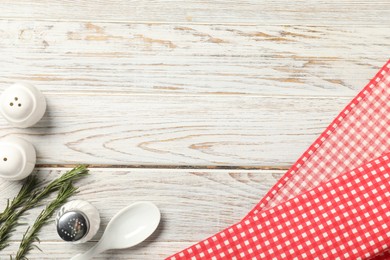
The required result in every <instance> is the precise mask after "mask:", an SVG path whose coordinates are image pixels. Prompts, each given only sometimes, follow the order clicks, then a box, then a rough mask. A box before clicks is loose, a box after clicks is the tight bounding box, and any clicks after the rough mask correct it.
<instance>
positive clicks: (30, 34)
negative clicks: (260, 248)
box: [0, 0, 390, 259]
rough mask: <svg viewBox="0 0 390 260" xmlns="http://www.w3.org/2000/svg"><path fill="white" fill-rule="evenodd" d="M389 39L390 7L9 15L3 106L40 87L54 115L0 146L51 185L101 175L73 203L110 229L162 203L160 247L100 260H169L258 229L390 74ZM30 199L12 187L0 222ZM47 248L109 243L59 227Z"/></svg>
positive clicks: (154, 4) (11, 6)
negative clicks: (92, 211)
mask: <svg viewBox="0 0 390 260" xmlns="http://www.w3.org/2000/svg"><path fill="white" fill-rule="evenodd" d="M389 28H390V2H389V1H387V0H386V1H378V0H373V1H362V0H342V1H340V0H337V1H336V0H331V1H311V2H310V3H309V1H287V0H272V1H266V0H243V1H232V0H228V1H216V0H210V1H200V0H189V1H184V2H183V1H176V0H172V1H164V0H155V1H126V0H113V1H101V0H88V1H59V0H57V1H43V0H34V1H27V0H2V1H0V55H1V56H0V68H1V69H0V90H1V91H2V90H3V89H5V88H6V87H8V86H9V85H10V84H11V83H13V82H16V81H20V82H28V83H32V84H35V85H36V86H37V87H39V88H40V89H41V90H42V91H43V92H44V94H45V95H46V97H47V100H48V112H47V114H46V115H45V117H44V118H43V120H42V121H41V122H39V123H38V124H37V125H36V126H34V127H32V128H29V129H15V128H12V127H10V126H9V125H8V124H7V123H6V122H5V120H4V119H3V118H0V136H1V137H3V136H7V135H15V136H21V137H23V138H25V139H27V140H29V141H31V142H32V143H33V144H34V145H35V146H36V148H37V150H38V167H37V172H36V174H38V175H39V176H40V178H41V179H44V180H47V181H49V180H51V179H53V178H55V177H56V176H58V175H59V174H60V173H63V172H64V171H65V170H66V169H68V168H70V167H72V166H74V165H76V164H79V163H84V164H90V165H91V175H90V176H89V177H87V178H85V179H84V180H82V181H81V182H79V183H78V186H80V187H81V188H80V193H79V194H78V195H77V196H76V197H75V198H80V199H85V200H88V201H90V202H91V203H93V204H94V205H96V207H98V209H99V210H100V212H101V215H102V224H103V228H104V227H105V225H106V224H107V222H108V221H109V219H110V218H111V217H112V216H113V215H114V214H115V213H116V212H117V211H118V210H120V209H121V208H122V207H124V206H126V205H129V204H131V203H133V202H135V201H139V200H147V201H152V202H154V203H156V204H157V205H158V206H159V208H160V209H161V211H162V214H163V220H162V223H161V225H160V227H159V230H158V231H157V232H156V233H155V234H154V235H153V236H152V237H151V238H150V239H148V241H147V242H146V243H144V244H142V245H141V246H137V247H136V248H134V249H128V250H121V251H109V252H107V253H106V254H103V255H101V256H100V257H99V258H98V259H161V258H163V257H166V256H169V255H170V254H172V253H175V252H177V251H178V250H181V249H183V248H185V247H187V246H190V245H191V244H193V243H194V242H196V241H199V240H201V239H203V238H206V237H207V236H209V235H212V234H213V233H215V232H217V231H219V230H221V229H223V228H224V227H227V226H228V225H230V224H233V223H235V222H236V221H238V220H240V219H241V218H242V217H244V216H245V214H246V213H247V212H248V211H249V210H250V209H251V208H252V207H253V206H254V205H255V204H256V202H258V201H259V200H260V198H261V197H262V196H263V195H264V194H265V193H266V192H267V190H268V189H269V188H270V187H271V186H272V185H273V184H274V183H275V182H276V181H277V179H278V178H279V177H280V176H281V175H282V174H283V173H284V172H285V170H286V169H287V168H288V167H289V166H290V165H291V164H292V163H293V162H294V160H296V159H297V158H298V156H299V155H300V154H301V153H302V152H303V151H304V150H305V148H306V147H307V146H308V145H309V144H310V143H311V142H312V141H313V140H314V139H315V138H316V136H318V135H319V134H320V133H321V132H322V130H323V129H324V128H325V127H326V126H327V124H328V123H329V122H330V121H331V120H332V119H333V118H334V117H335V116H336V115H337V113H338V112H339V111H340V110H341V109H342V108H343V107H344V106H345V105H346V104H347V103H348V101H349V100H350V99H351V98H352V97H353V96H354V95H355V94H356V93H357V92H358V91H359V90H360V89H361V88H362V87H363V86H364V85H365V84H366V83H367V82H368V80H369V79H370V78H371V77H373V76H374V74H375V73H376V71H377V70H378V69H379V67H380V66H382V65H383V64H384V63H385V62H386V61H387V59H388V58H389V50H390V29H389ZM19 188H20V183H10V182H5V181H0V198H1V201H0V206H1V207H2V208H3V207H4V206H5V203H6V199H7V198H10V197H13V196H14V195H15V194H16V193H17V191H18V189H19ZM40 210H41V209H35V210H32V211H30V212H29V213H28V214H27V215H26V216H25V218H24V220H25V221H26V222H27V223H31V221H32V220H33V219H35V217H36V216H37V214H38V212H39V211H40ZM24 229H25V227H21V228H18V229H17V231H16V232H14V234H13V236H12V242H11V246H10V247H9V248H7V249H6V250H5V251H3V252H0V259H8V258H9V257H8V256H9V255H10V254H14V253H15V251H16V249H17V247H18V243H19V241H20V239H21V236H22V233H23V232H24ZM101 234H102V232H99V234H98V236H97V237H96V239H95V240H94V241H96V240H97V239H99V238H100V236H101ZM40 238H41V244H40V248H41V249H42V250H43V253H42V252H39V251H38V250H35V251H33V252H32V253H31V254H30V255H29V258H30V259H68V258H69V257H70V256H72V255H73V254H75V253H78V252H82V251H84V250H86V249H87V248H88V247H90V246H91V245H92V244H94V243H95V242H94V241H92V242H89V243H86V244H83V245H76V246H75V245H69V244H66V243H65V242H61V240H60V239H59V237H58V236H57V234H56V232H55V228H54V226H53V225H52V226H46V227H45V228H44V229H43V231H42V233H41V235H40Z"/></svg>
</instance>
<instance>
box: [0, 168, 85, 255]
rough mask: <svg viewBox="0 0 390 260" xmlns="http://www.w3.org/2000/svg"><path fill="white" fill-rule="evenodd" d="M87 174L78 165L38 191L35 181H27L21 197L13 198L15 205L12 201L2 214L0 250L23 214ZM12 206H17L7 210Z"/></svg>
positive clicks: (6, 244) (4, 246) (5, 244)
mask: <svg viewBox="0 0 390 260" xmlns="http://www.w3.org/2000/svg"><path fill="white" fill-rule="evenodd" d="M87 174H88V169H87V167H86V166H85V165H80V166H77V167H76V168H74V169H72V170H70V171H68V172H66V173H65V174H63V175H62V176H60V177H59V178H57V179H55V180H54V181H52V182H51V183H50V184H49V185H47V186H46V187H44V188H40V189H37V187H36V186H37V181H34V182H33V181H31V180H30V179H29V180H28V182H29V181H31V182H32V184H28V183H26V184H25V185H26V186H23V187H22V189H23V188H25V191H21V192H20V194H21V195H20V196H19V194H18V195H17V196H16V197H15V199H14V200H15V203H13V202H14V200H12V203H11V204H10V206H9V207H7V208H6V210H5V211H4V212H6V213H4V212H3V213H2V214H4V217H5V216H6V218H5V219H4V221H3V222H1V225H0V250H2V249H4V248H6V247H7V246H8V239H9V237H10V234H11V232H12V231H14V229H15V227H16V226H17V225H18V219H19V218H20V216H22V214H23V213H24V212H26V211H27V210H29V209H31V208H34V207H36V206H38V205H39V204H40V203H41V201H42V200H43V199H44V198H46V197H47V196H49V195H50V194H52V193H53V192H55V191H58V190H60V189H61V187H63V186H66V185H68V183H69V182H72V181H75V180H78V179H80V178H81V177H83V176H85V175H87ZM34 186H35V187H34ZM18 197H19V198H18ZM21 201H22V202H21ZM12 204H14V205H17V207H16V206H14V210H10V209H9V208H11V207H12Z"/></svg>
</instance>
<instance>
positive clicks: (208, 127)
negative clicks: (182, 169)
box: [0, 94, 349, 167]
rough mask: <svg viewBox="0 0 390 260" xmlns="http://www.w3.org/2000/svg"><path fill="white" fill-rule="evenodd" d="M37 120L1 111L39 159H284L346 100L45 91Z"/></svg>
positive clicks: (268, 162)
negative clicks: (19, 124)
mask: <svg viewBox="0 0 390 260" xmlns="http://www.w3.org/2000/svg"><path fill="white" fill-rule="evenodd" d="M47 100H48V111H47V113H46V115H45V116H44V118H43V119H42V120H41V121H40V122H39V123H38V124H37V125H35V126H34V127H32V128H28V129H16V128H14V127H11V126H9V124H8V123H7V122H6V121H5V120H4V119H3V118H0V137H5V136H9V135H13V136H20V137H23V138H25V139H27V140H29V141H30V142H32V143H33V144H34V145H35V146H36V149H37V151H38V163H39V164H75V163H90V164H103V165H104V164H113V165H115V164H118V165H129V166H131V165H149V166H153V165H167V166H173V165H176V166H186V165H187V166H188V165H190V166H191V165H193V166H204V167H207V166H212V165H215V166H218V165H220V166H257V167H263V166H288V165H290V164H291V163H293V162H294V161H295V160H296V159H297V158H298V156H299V155H300V154H301V153H302V152H303V151H304V150H305V149H306V147H308V145H309V144H310V143H311V142H312V141H314V139H315V138H316V137H317V136H318V135H319V134H320V133H321V132H322V131H323V130H324V128H325V127H326V126H327V125H328V124H329V123H330V121H331V120H332V119H333V118H334V117H335V116H336V115H337V114H338V112H339V111H340V110H341V109H342V108H343V107H344V106H345V105H346V104H347V103H348V101H349V99H341V98H334V99H331V98H303V97H301V98H288V97H251V96H229V95H228V96H223V95H221V96H155V95H104V94H103V95H94V96H92V95H90V94H88V95H77V96H76V95H73V94H69V95H64V94H63V95H56V94H54V95H47Z"/></svg>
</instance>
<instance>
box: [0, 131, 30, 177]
mask: <svg viewBox="0 0 390 260" xmlns="http://www.w3.org/2000/svg"><path fill="white" fill-rule="evenodd" d="M35 163H36V152H35V148H34V146H33V145H32V144H31V143H29V142H27V141H26V140H24V139H22V138H18V137H6V138H3V139H1V140H0V177H1V178H3V179H6V180H12V181H15V180H21V179H24V178H26V177H27V176H28V175H30V174H31V173H32V171H33V170H34V167H35Z"/></svg>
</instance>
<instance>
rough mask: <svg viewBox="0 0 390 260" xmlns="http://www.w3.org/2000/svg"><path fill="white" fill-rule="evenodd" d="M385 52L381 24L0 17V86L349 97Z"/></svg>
mask: <svg viewBox="0 0 390 260" xmlns="http://www.w3.org/2000/svg"><path fill="white" fill-rule="evenodd" d="M110 5H111V4H110ZM389 49H390V39H389V34H388V28H387V27H367V26H363V27H359V26H354V27H353V28H349V27H332V26H316V27H311V26H234V25H228V26H222V25H179V24H175V25H173V24H128V23H101V22H98V23H89V22H86V23H84V22H50V21H49V22H47V21H33V22H32V21H8V20H0V55H1V57H2V58H1V60H0V67H1V68H2V69H1V70H0V90H1V89H3V88H5V87H7V86H8V85H9V84H11V83H12V82H14V81H26V82H29V83H34V84H36V85H37V86H39V87H40V88H41V89H42V90H43V91H44V92H50V93H63V92H72V93H84V92H88V93H90V92H93V93H96V92H100V93H126V94H127V93H131V94H158V95H172V94H174V95H194V94H196V95H199V94H200V95H289V96H290V95H291V96H348V97H352V96H354V95H355V94H356V93H357V91H358V90H360V89H361V88H362V87H363V86H364V85H365V84H366V83H367V82H368V80H369V79H370V78H371V77H373V76H374V74H375V73H376V72H377V70H378V68H379V67H381V66H382V65H383V64H384V63H385V62H386V59H387V58H388V57H387V56H386V54H387V53H388V50H389Z"/></svg>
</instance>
